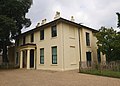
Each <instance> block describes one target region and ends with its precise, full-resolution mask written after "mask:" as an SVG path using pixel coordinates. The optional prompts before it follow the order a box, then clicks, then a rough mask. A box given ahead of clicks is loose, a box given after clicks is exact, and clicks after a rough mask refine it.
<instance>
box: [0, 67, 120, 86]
mask: <svg viewBox="0 0 120 86" xmlns="http://www.w3.org/2000/svg"><path fill="white" fill-rule="evenodd" d="M0 86H120V79H116V78H108V77H101V76H94V75H86V74H80V73H78V71H76V70H75V71H65V72H55V71H43V70H26V69H16V70H0Z"/></svg>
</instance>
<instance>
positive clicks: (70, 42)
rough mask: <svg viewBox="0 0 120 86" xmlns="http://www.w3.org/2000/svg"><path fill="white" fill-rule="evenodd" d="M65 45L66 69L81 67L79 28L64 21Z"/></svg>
mask: <svg viewBox="0 0 120 86" xmlns="http://www.w3.org/2000/svg"><path fill="white" fill-rule="evenodd" d="M62 28H63V36H64V37H63V45H64V50H63V51H64V69H65V70H72V69H78V68H79V58H80V56H79V42H78V41H79V40H78V28H77V27H75V26H72V25H68V24H65V23H62Z"/></svg>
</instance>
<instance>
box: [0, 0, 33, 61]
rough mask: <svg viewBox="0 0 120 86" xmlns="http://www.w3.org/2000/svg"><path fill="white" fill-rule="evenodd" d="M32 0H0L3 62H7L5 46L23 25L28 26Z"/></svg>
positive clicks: (19, 31)
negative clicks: (27, 14) (27, 15)
mask: <svg viewBox="0 0 120 86" xmlns="http://www.w3.org/2000/svg"><path fill="white" fill-rule="evenodd" d="M31 4H32V0H0V51H3V62H8V59H7V46H9V45H10V44H11V41H10V40H11V39H13V37H14V36H16V35H18V34H20V33H21V29H22V28H23V27H29V26H30V24H31V21H30V19H28V18H26V17H25V15H26V13H28V11H29V8H30V6H31Z"/></svg>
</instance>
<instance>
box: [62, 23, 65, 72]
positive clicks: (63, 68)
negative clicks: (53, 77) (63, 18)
mask: <svg viewBox="0 0 120 86" xmlns="http://www.w3.org/2000/svg"><path fill="white" fill-rule="evenodd" d="M62 39H63V44H62V45H63V70H65V67H64V66H65V64H64V31H63V23H62Z"/></svg>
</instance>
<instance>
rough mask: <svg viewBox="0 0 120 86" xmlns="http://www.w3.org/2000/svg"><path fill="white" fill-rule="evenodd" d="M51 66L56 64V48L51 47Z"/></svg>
mask: <svg viewBox="0 0 120 86" xmlns="http://www.w3.org/2000/svg"><path fill="white" fill-rule="evenodd" d="M52 64H57V46H54V47H52Z"/></svg>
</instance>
